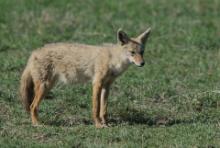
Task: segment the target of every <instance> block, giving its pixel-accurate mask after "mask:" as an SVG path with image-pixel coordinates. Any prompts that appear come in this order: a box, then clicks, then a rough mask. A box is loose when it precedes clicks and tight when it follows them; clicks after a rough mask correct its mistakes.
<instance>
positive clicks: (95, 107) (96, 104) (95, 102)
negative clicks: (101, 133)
mask: <svg viewBox="0 0 220 148" xmlns="http://www.w3.org/2000/svg"><path fill="white" fill-rule="evenodd" d="M101 89H102V82H101V81H96V82H94V83H93V94H92V116H93V120H94V123H95V126H96V127H97V128H102V124H101V119H100V117H99V112H100V99H99V98H100V95H101Z"/></svg>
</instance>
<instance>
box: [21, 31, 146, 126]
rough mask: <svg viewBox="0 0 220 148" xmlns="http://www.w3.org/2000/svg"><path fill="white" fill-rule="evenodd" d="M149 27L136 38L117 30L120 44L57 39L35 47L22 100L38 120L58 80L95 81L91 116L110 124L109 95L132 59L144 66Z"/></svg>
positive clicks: (101, 123) (25, 74) (23, 80)
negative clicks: (58, 40) (46, 99)
mask: <svg viewBox="0 0 220 148" xmlns="http://www.w3.org/2000/svg"><path fill="white" fill-rule="evenodd" d="M149 33H150V30H149V29H148V30H147V31H146V32H145V33H143V34H141V35H140V36H138V37H137V38H129V37H128V36H127V34H126V33H124V32H123V31H121V30H119V31H118V40H119V42H118V44H104V45H102V46H92V45H84V44H70V43H54V44H48V45H45V46H44V47H42V48H40V49H37V50H35V51H33V53H32V55H31V56H30V58H29V61H28V63H27V66H26V68H25V70H24V72H23V74H22V77H21V86H20V92H21V96H22V102H24V104H25V106H26V109H27V110H28V111H29V110H30V112H31V118H32V123H33V124H34V125H36V124H38V114H37V113H38V111H37V110H38V107H39V104H40V101H41V100H42V98H43V97H44V96H45V94H46V93H47V92H48V91H49V90H50V89H51V88H52V87H53V86H54V84H55V83H56V82H63V83H72V84H74V83H84V82H87V81H89V80H91V81H92V83H93V91H92V92H93V95H92V102H93V109H92V114H93V115H92V116H93V120H94V122H95V125H96V127H97V128H101V127H106V126H107V125H106V124H107V121H106V120H107V98H108V94H109V88H110V85H111V84H112V82H113V81H114V79H115V78H116V77H117V76H119V75H120V74H121V73H123V72H124V71H125V70H126V69H127V68H128V66H129V65H130V63H135V64H136V65H137V66H143V61H144V60H143V50H144V45H145V42H146V39H147V38H148V36H149Z"/></svg>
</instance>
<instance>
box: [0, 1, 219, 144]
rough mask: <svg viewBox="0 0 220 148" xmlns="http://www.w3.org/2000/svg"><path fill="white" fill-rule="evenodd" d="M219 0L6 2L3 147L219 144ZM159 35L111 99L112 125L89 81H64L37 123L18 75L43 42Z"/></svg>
mask: <svg viewBox="0 0 220 148" xmlns="http://www.w3.org/2000/svg"><path fill="white" fill-rule="evenodd" d="M219 16H220V1H218V0H193V1H192V0H170V1H166V0H157V1H156V0H140V1H133V0H127V1H119V0H117V1H116V0H111V1H101V0H94V1H92V0H83V1H77V0H72V1H68V0H53V1H50V0H9V1H7V0H0V147H2V148H6V147H51V148H52V147H53V148H54V147H126V148H127V147H131V148H133V147H137V148H138V147H156V148H158V147H162V148H164V147H165V148H168V147H178V148H179V147H180V148H181V147H183V148H188V147H193V148H194V147H199V148H208V147H209V148H215V147H216V148H217V147H220V50H219V49H220V17H219ZM147 27H151V28H152V34H151V37H150V39H149V42H148V44H147V49H146V50H145V60H146V65H145V66H144V67H143V68H138V67H136V66H134V65H132V66H131V67H130V68H129V70H128V71H127V72H126V73H125V74H123V75H122V76H121V77H120V78H119V79H117V80H116V82H115V83H114V85H113V86H112V89H111V90H112V91H111V93H110V97H109V120H110V124H111V127H110V128H106V129H95V128H94V125H93V124H92V119H91V84H88V85H72V86H62V85H58V86H56V87H55V88H54V89H53V90H52V91H51V93H50V94H49V95H50V97H53V99H52V100H51V99H50V100H44V101H43V102H42V104H41V106H40V119H41V121H42V122H43V123H44V124H45V126H44V127H32V126H31V122H30V117H29V115H28V114H27V113H26V112H25V111H24V109H23V107H22V105H21V103H20V101H19V96H18V87H19V79H20V76H21V72H22V70H23V68H24V67H25V64H26V62H27V59H28V57H29V55H30V53H31V52H32V50H34V49H35V48H37V47H40V46H42V45H44V44H46V43H51V42H80V43H86V44H97V45H98V44H101V43H103V42H113V43H114V42H116V31H117V29H118V28H123V29H124V30H125V31H127V32H128V34H129V35H131V36H132V35H136V34H139V33H141V32H142V31H144V30H145V29H146V28H147Z"/></svg>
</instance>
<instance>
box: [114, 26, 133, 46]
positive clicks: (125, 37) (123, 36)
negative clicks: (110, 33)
mask: <svg viewBox="0 0 220 148" xmlns="http://www.w3.org/2000/svg"><path fill="white" fill-rule="evenodd" d="M117 39H118V42H119V43H120V44H121V45H124V44H127V43H128V42H129V40H130V38H129V37H128V35H127V34H126V33H125V32H124V31H122V29H121V28H120V29H118V32H117Z"/></svg>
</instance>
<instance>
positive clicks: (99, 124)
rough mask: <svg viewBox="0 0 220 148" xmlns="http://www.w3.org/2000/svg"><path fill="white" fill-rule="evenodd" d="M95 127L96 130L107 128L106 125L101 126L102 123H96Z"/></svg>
mask: <svg viewBox="0 0 220 148" xmlns="http://www.w3.org/2000/svg"><path fill="white" fill-rule="evenodd" d="M95 126H96V128H107V127H108V125H107V124H102V123H96V124H95Z"/></svg>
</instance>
